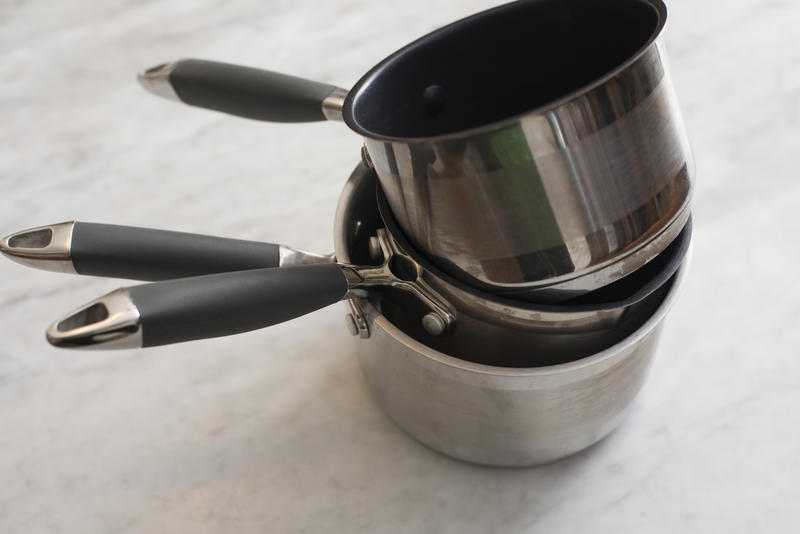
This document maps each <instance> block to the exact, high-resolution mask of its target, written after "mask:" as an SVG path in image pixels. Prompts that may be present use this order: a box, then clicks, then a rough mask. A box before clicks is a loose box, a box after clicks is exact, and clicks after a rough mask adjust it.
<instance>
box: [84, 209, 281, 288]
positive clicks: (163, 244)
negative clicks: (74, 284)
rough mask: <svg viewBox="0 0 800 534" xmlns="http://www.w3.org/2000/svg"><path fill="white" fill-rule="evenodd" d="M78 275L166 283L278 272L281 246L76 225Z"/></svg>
mask: <svg viewBox="0 0 800 534" xmlns="http://www.w3.org/2000/svg"><path fill="white" fill-rule="evenodd" d="M70 256H71V258H72V265H73V266H74V267H75V270H76V271H77V272H78V273H79V274H86V275H93V276H106V277H113V278H129V279H132V280H169V279H172V278H185V277H189V276H200V275H205V274H212V273H223V272H231V271H243V270H247V269H259V268H266V267H278V264H279V261H280V253H279V245H273V244H270V243H258V242H256V241H245V240H240V239H226V238H223V237H212V236H206V235H198V234H188V233H184V232H169V231H166V230H151V229H148V228H135V227H131V226H116V225H111V224H95V223H82V222H76V223H75V226H74V228H73V230H72V243H71V245H70Z"/></svg>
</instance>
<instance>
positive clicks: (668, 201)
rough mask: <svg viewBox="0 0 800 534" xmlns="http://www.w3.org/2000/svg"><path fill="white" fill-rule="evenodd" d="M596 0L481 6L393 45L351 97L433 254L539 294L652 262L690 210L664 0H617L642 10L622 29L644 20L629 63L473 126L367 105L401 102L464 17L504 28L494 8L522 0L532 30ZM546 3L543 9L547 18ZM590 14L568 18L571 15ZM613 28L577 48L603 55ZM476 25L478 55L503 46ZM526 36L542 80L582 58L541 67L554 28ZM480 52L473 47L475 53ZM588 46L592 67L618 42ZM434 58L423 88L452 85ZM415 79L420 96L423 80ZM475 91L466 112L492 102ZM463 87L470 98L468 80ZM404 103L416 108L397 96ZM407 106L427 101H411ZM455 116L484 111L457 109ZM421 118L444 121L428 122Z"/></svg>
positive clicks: (480, 277) (392, 190)
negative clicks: (408, 76)
mask: <svg viewBox="0 0 800 534" xmlns="http://www.w3.org/2000/svg"><path fill="white" fill-rule="evenodd" d="M591 5H594V6H599V5H601V4H597V3H595V4H591V3H589V2H581V1H577V2H576V1H570V2H565V3H558V2H546V1H540V2H518V3H515V4H509V5H506V6H501V7H500V8H497V9H496V10H493V11H489V12H485V13H481V14H479V15H476V16H475V21H474V24H473V23H470V20H471V19H466V20H465V21H459V22H458V23H456V24H454V25H453V26H452V27H446V28H444V29H442V30H439V31H438V32H434V34H431V35H429V36H426V37H425V38H423V39H421V40H420V41H418V42H416V43H413V44H412V45H409V46H408V47H406V48H404V49H402V50H400V51H398V52H397V53H396V54H395V55H393V56H390V57H389V58H387V59H386V60H385V61H384V62H383V63H381V64H379V65H378V66H377V67H376V68H375V69H373V70H372V71H371V72H370V73H369V74H367V75H366V76H365V77H364V78H363V79H362V80H361V81H359V83H358V84H357V85H356V86H355V87H354V88H353V90H352V91H351V92H350V95H349V96H348V100H347V101H346V102H345V109H344V111H345V113H344V118H345V120H346V121H347V122H348V125H349V126H350V127H351V128H353V129H354V130H355V131H357V132H359V133H361V134H362V135H364V136H365V139H364V143H365V146H366V149H367V151H368V153H369V156H370V158H371V161H372V164H373V165H374V167H375V170H376V171H377V174H378V177H379V179H380V181H381V185H382V186H383V190H384V192H385V193H386V196H387V198H388V201H389V204H390V206H391V209H392V211H393V213H394V216H395V217H396V219H397V221H398V222H399V224H400V226H401V227H402V229H403V231H404V232H405V233H406V235H407V236H408V237H409V239H410V240H411V242H412V243H413V244H414V246H415V247H417V248H418V250H420V251H421V252H422V253H423V254H425V255H426V256H427V257H428V258H430V259H431V260H432V261H433V262H434V263H435V264H437V265H438V266H439V267H441V268H442V269H444V270H445V271H446V272H448V273H449V274H451V275H452V276H454V277H456V278H459V279H460V280H462V281H464V282H466V283H468V284H470V285H472V286H475V287H481V288H483V289H485V290H488V291H492V292H509V293H514V294H515V295H517V296H519V295H525V294H530V295H531V296H535V298H536V299H538V300H540V301H548V300H553V301H554V300H558V299H563V298H564V297H568V296H572V295H574V294H577V293H581V292H585V291H589V290H592V289H596V288H598V287H602V286H605V285H607V284H608V283H610V282H612V281H614V280H616V279H619V278H621V277H622V276H625V275H626V274H628V273H630V272H632V271H634V270H635V269H637V268H639V267H641V266H642V265H643V264H645V263H646V262H647V261H649V260H650V259H651V258H652V257H654V256H655V255H656V254H658V253H659V252H660V251H661V250H663V249H664V248H666V246H667V245H668V244H669V243H670V241H671V239H672V238H674V237H675V236H676V235H677V234H678V232H679V231H680V229H681V228H682V226H683V223H684V222H685V221H686V219H687V218H688V216H689V203H690V198H691V194H692V180H693V174H694V169H693V161H692V155H691V152H690V148H689V143H688V141H687V136H686V132H685V128H684V125H683V122H682V119H681V113H680V110H679V107H678V102H677V99H676V95H675V91H674V89H673V86H672V82H671V80H670V76H669V72H668V68H667V64H666V61H665V57H664V50H663V46H662V45H661V44H660V43H659V42H658V40H657V37H658V36H659V34H660V33H661V30H662V28H663V25H664V21H665V18H666V9H665V7H664V5H663V3H662V2H661V1H660V0H646V1H645V0H641V1H627V0H615V1H614V2H610V3H603V4H602V6H604V7H603V8H602V9H603V10H606V9H608V10H613V9H617V10H618V11H619V14H618V16H617V18H619V19H621V20H622V19H624V17H626V16H629V15H630V16H631V17H633V18H631V20H630V24H629V25H628V26H625V25H624V24H625V23H624V22H619V23H618V24H620V25H622V26H621V27H619V28H616V27H611V28H609V30H608V31H609V32H611V33H610V34H609V35H608V36H607V40H608V41H610V42H613V41H614V40H620V39H621V38H620V35H625V34H626V33H630V32H634V31H636V32H638V33H639V34H638V35H634V36H631V38H630V39H632V41H631V42H628V43H624V44H625V45H626V46H629V47H632V50H631V52H630V54H629V55H627V56H626V55H625V52H624V51H623V52H620V51H619V50H615V51H614V53H617V54H622V55H621V56H620V57H622V59H620V60H619V63H617V64H613V68H610V69H609V70H607V71H603V72H602V74H601V75H598V77H597V78H594V79H590V80H589V81H587V82H586V83H584V84H583V85H581V86H578V87H573V86H572V85H570V84H573V85H574V84H575V83H578V82H576V81H575V80H574V79H570V80H564V81H556V82H553V85H554V86H555V89H554V90H557V89H558V88H561V89H563V90H565V91H568V92H567V93H561V94H558V93H556V94H557V95H558V97H557V98H555V99H554V100H552V101H548V102H545V103H543V104H542V105H540V106H539V107H536V108H535V109H530V110H525V111H523V112H520V113H517V114H515V115H514V116H512V117H509V118H504V119H502V120H498V121H494V122H491V123H489V124H482V125H479V126H475V127H472V128H467V129H463V130H460V131H448V130H447V129H446V127H444V126H443V127H442V128H439V129H437V128H436V127H435V126H429V123H435V120H434V119H431V120H430V121H429V122H424V121H422V120H420V121H419V125H416V124H415V123H409V124H406V125H404V124H403V121H402V120H400V119H395V120H394V121H393V120H390V119H387V120H385V121H383V122H381V120H379V119H377V118H373V117H371V116H370V114H369V106H368V104H369V103H370V102H369V97H370V96H371V93H375V95H376V96H375V97H374V98H377V97H378V96H381V97H383V101H382V102H381V104H382V106H383V109H382V110H381V111H382V112H383V110H385V109H391V108H392V105H393V104H392V101H391V98H392V96H391V94H387V93H390V92H389V91H388V90H384V88H383V86H382V85H381V84H383V85H387V84H389V83H390V82H391V81H392V80H393V79H394V78H398V79H400V78H401V77H402V76H401V75H402V74H403V72H404V71H403V69H404V68H405V65H408V66H409V67H408V68H409V69H410V68H412V67H413V68H421V67H419V65H424V64H425V61H423V59H425V57H428V56H430V57H434V58H435V57H437V56H436V52H437V51H438V48H440V47H443V46H444V44H447V45H448V46H451V47H452V46H454V44H453V43H460V42H459V41H458V38H457V34H458V32H459V31H462V32H464V33H465V34H466V35H469V34H470V32H472V35H473V36H474V35H477V34H478V32H479V31H483V28H484V26H485V27H486V28H487V29H486V30H485V31H490V30H489V29H488V28H490V27H491V24H492V20H493V17H495V18H496V17H500V16H504V17H507V16H510V15H515V14H516V13H517V12H519V16H520V17H528V18H527V19H525V20H528V22H529V27H528V30H527V31H528V32H529V33H530V34H533V33H536V28H537V24H550V23H552V21H551V20H550V19H549V18H548V17H551V16H555V15H553V14H554V13H556V14H558V15H560V14H561V11H562V10H567V11H569V10H572V11H571V12H569V17H573V18H580V17H581V16H585V15H586V13H587V12H588V11H590V10H591V9H596V8H590V7H587V6H591ZM642 9H645V10H649V11H650V12H652V13H651V15H652V18H648V17H649V16H650V15H648V14H647V13H644V12H641V13H640V11H639V10H642ZM495 12H496V13H495ZM603 12H604V11H603ZM534 15H542V18H543V21H542V22H539V21H538V19H537V18H536V17H535V16H534ZM634 15H635V16H634ZM512 22H513V21H511V20H506V19H503V20H502V25H501V26H500V27H501V28H502V29H503V31H505V30H506V29H507V31H508V32H509V33H512V32H513V31H515V30H514V28H512V27H509V25H510V24H512ZM498 24H499V23H498ZM473 26H475V27H473ZM589 27H591V26H586V28H589ZM581 28H583V26H580V24H577V23H576V24H575V27H574V28H573V27H572V26H569V25H568V24H567V25H566V26H564V31H565V32H570V31H575V32H577V31H579V30H580V29H581ZM634 29H635V30H634ZM586 31H588V30H586ZM439 34H441V35H439ZM454 35H455V36H454ZM556 35H558V34H556ZM572 37H574V39H576V40H581V39H587V40H588V39H590V37H581V35H575V36H569V37H566V38H565V39H569V38H572ZM601 37H602V33H601V34H598V36H597V41H596V42H594V43H592V42H583V43H580V45H581V46H583V48H581V50H582V52H580V53H577V52H576V54H577V55H576V56H575V57H583V55H588V56H591V55H592V53H593V52H592V49H593V48H598V49H602V48H603V46H606V45H604V44H603V41H602V39H601ZM473 38H474V37H473ZM465 40H466V37H465ZM475 40H476V41H479V42H480V45H478V44H476V45H475V46H476V50H475V51H474V56H475V57H479V50H478V47H479V46H492V45H489V44H486V43H487V41H488V40H485V39H475ZM440 41H441V43H444V44H441V43H440ZM459 46H467V45H466V44H463V45H462V44H459ZM497 46H500V45H497ZM508 46H512V45H508ZM520 46H521V45H520ZM526 46H527V45H526ZM506 52H507V53H508V51H506ZM528 52H530V53H531V54H532V57H530V58H529V63H524V62H520V63H519V64H518V65H517V68H518V69H519V70H518V74H517V79H518V80H519V85H520V86H523V85H524V84H526V83H534V82H533V81H531V82H528V80H529V79H530V78H534V79H535V78H537V77H548V76H551V77H554V76H556V75H557V72H558V71H559V69H561V70H562V71H563V70H567V71H568V70H569V68H567V67H566V66H565V65H570V68H574V69H578V68H580V67H574V66H572V65H571V63H570V61H569V57H572V56H569V55H568V54H567V53H564V54H567V55H565V57H564V58H563V60H564V62H563V63H561V64H556V66H554V67H553V68H552V69H550V70H548V68H547V67H542V69H541V71H539V70H537V67H538V66H537V63H546V61H543V58H542V57H535V56H536V55H539V56H548V55H550V56H553V57H555V58H559V54H562V52H561V51H560V49H559V48H558V46H556V45H555V44H554V45H552V46H551V47H549V48H548V47H544V48H542V49H536V50H533V51H531V50H527V49H524V50H523V51H522V53H523V54H524V53H528ZM470 53H471V52H470V51H469V50H463V54H464V55H465V56H466V57H471V56H470ZM512 53H520V51H514V52H512ZM609 53H611V52H609ZM426 54H427V55H428V56H425V55H426ZM598 54H599V53H598ZM417 56H420V57H419V58H417ZM443 57H445V56H443ZM446 57H451V56H446ZM501 57H502V50H498V51H496V53H495V55H494V56H490V57H489V59H488V60H486V61H488V63H487V64H486V65H483V66H482V67H481V68H484V69H487V72H486V73H485V75H486V76H491V75H492V71H491V65H492V63H491V61H499V60H498V59H497V58H501ZM551 59H552V58H551ZM435 61H436V60H435V59H429V60H428V62H434V63H435ZM587 61H589V64H588V65H587V67H586V68H587V69H588V68H589V67H591V68H595V67H596V66H597V65H599V64H602V62H603V61H606V62H608V58H607V57H602V58H600V57H599V56H598V59H597V60H596V61H593V60H587ZM476 62H477V60H476ZM397 64H399V65H397ZM551 64H553V62H552V61H551ZM478 68H479V67H476V69H478ZM429 70H431V75H430V78H429V79H427V80H425V79H422V80H420V93H422V92H423V91H422V89H424V88H425V87H426V85H427V84H431V85H430V86H429V88H430V87H439V86H438V85H435V84H436V83H437V80H438V78H437V74H435V72H436V71H435V69H433V68H431V69H429ZM456 79H458V78H456ZM507 82H508V83H509V84H513V83H514V81H513V80H507ZM443 85H444V88H443V89H441V90H442V91H443V92H446V91H447V90H448V87H449V86H448V85H447V84H446V83H444V82H443ZM453 85H455V84H453ZM465 85H467V89H466V91H470V87H469V85H468V84H465ZM499 85H500V86H501V87H498V88H497V94H495V95H490V96H487V97H486V98H491V97H493V98H495V99H503V98H508V99H517V100H520V101H521V102H522V101H524V97H520V96H519V95H517V96H514V88H512V89H509V88H508V87H502V85H503V84H499ZM518 89H519V88H518ZM535 89H536V87H533V86H532V87H531V88H530V91H531V92H532V93H531V101H536V98H537V97H536V95H535V94H534V93H535ZM551 89H552V88H551ZM451 90H452V89H451ZM520 90H528V88H527V86H525V88H522V89H520ZM475 91H476V92H479V91H480V88H479V89H476V90H475ZM362 93H366V94H362ZM405 93H406V95H405V98H408V94H411V93H412V91H411V90H407V91H405ZM473 96H474V101H467V100H465V102H467V104H464V103H463V102H462V104H463V106H464V107H463V110H455V111H453V113H455V112H461V111H463V113H464V114H469V112H470V109H471V108H470V107H469V105H474V106H475V107H478V108H480V104H475V103H474V102H481V101H482V100H481V98H482V97H483V96H484V95H473ZM398 98H399V97H398ZM443 98H444V97H443ZM466 98H467V97H465V99H466ZM453 100H455V101H456V103H455V104H453V106H454V107H457V104H458V95H455V96H454V97H453ZM469 102H472V104H469ZM447 103H449V102H447ZM447 103H446V104H447ZM446 104H443V105H446ZM423 105H424V102H423V104H420V106H423ZM397 106H398V108H401V109H403V110H405V108H404V107H402V105H401V103H400V101H399V100H398V102H397ZM406 107H409V106H406ZM362 108H365V109H367V111H364V112H362ZM406 112H407V113H408V114H413V113H414V111H413V109H411V110H406ZM383 115H389V112H388V111H386V112H385V113H383ZM383 115H380V117H382V116H383ZM474 115H476V116H477V117H480V116H485V115H486V113H480V112H478V111H476V112H475V113H474ZM409 121H410V119H409ZM447 124H448V125H449V124H461V125H462V126H464V125H466V126H469V125H471V124H472V123H470V122H463V124H462V123H459V121H458V120H456V119H453V120H451V122H450V123H447ZM403 126H405V129H404V128H403ZM415 128H416V129H415ZM415 133H429V134H431V135H427V136H423V137H415V136H414V134H415ZM399 134H405V135H403V136H400V135H399Z"/></svg>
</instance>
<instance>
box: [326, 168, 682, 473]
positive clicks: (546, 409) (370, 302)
mask: <svg viewBox="0 0 800 534" xmlns="http://www.w3.org/2000/svg"><path fill="white" fill-rule="evenodd" d="M364 176H366V175H365V174H364V173H359V172H358V170H357V172H356V173H354V175H353V176H352V177H351V179H350V181H349V182H348V184H347V186H346V187H345V190H344V193H343V195H342V197H341V199H340V203H339V208H338V209H337V216H336V230H335V243H336V254H337V258H338V259H339V260H341V261H349V259H350V258H351V257H353V256H354V255H356V254H363V251H359V250H358V249H359V247H360V245H359V243H360V242H361V237H359V236H360V235H368V234H369V233H370V232H369V227H370V226H371V225H374V224H375V221H374V219H373V217H374V216H375V215H374V210H370V209H366V210H365V209H364V208H363V206H364V205H366V206H369V203H368V202H364V194H363V190H360V189H359V188H358V187H357V185H358V184H359V183H363V182H364V180H363V177H364ZM359 191H361V194H358V192H359ZM358 206H361V209H357V208H358ZM370 213H372V215H370ZM685 262H686V260H684V267H681V268H680V269H679V271H678V273H677V274H676V275H675V276H674V277H673V279H671V281H670V282H668V283H667V284H665V286H664V289H663V293H660V294H658V296H657V297H654V298H652V299H649V302H650V303H651V305H650V306H648V308H647V309H644V308H641V309H638V310H636V311H635V312H633V313H634V314H636V315H638V319H637V321H636V322H637V324H638V326H637V327H636V328H634V329H633V330H632V331H630V332H627V333H626V334H625V335H622V336H621V337H619V336H620V331H619V330H617V335H618V337H617V338H616V340H615V341H614V342H613V343H612V344H611V345H610V346H608V347H607V348H605V350H600V351H596V352H595V353H593V354H591V355H589V356H587V357H584V358H578V359H575V358H573V359H572V360H571V361H567V362H565V363H561V364H557V365H545V366H539V367H535V368H530V367H528V368H520V367H516V368H513V367H501V366H495V365H485V364H479V363H473V362H470V361H467V360H465V359H462V358H457V357H453V356H450V355H448V354H445V353H444V352H441V351H439V350H436V349H434V348H432V347H431V346H430V343H426V342H422V341H420V339H421V338H419V337H415V336H412V335H409V334H408V333H407V331H405V330H404V329H401V328H399V327H398V326H397V324H396V323H395V322H393V321H392V320H390V319H389V318H388V317H387V316H386V315H385V314H384V313H382V310H383V309H385V308H386V307H387V302H388V301H391V300H392V299H394V298H395V295H389V294H386V295H382V294H379V293H375V294H372V295H371V298H369V299H366V298H361V299H354V300H351V301H350V303H349V312H350V313H349V314H348V317H349V321H350V325H351V327H352V328H353V333H358V334H360V339H357V340H356V346H355V350H356V351H357V353H358V357H359V360H360V363H361V367H362V369H363V371H364V374H365V376H366V379H367V381H368V383H369V384H370V387H371V390H372V392H373V394H374V396H375V398H376V400H377V402H378V403H379V404H380V405H381V406H382V407H383V409H384V410H385V411H386V412H387V414H388V415H389V416H390V417H391V418H392V419H393V420H394V421H395V422H396V423H397V424H398V425H399V426H400V427H401V428H403V429H404V430H406V431H407V432H408V433H409V434H411V435H412V436H414V437H415V438H417V439H418V440H420V441H421V442H422V443H425V444H426V445H428V446H430V447H431V448H433V449H435V450H437V451H440V452H442V453H444V454H447V455H450V456H453V457H455V458H458V459H461V460H465V461H469V462H474V463H480V464H487V465H499V466H528V465H537V464H541V463H546V462H550V461H553V460H557V459H559V458H562V457H564V456H567V455H569V454H572V453H574V452H577V451H579V450H581V449H583V448H585V447H588V446H589V445H591V444H593V443H595V442H597V441H598V440H600V439H602V438H603V437H604V436H605V435H607V434H608V433H609V432H611V431H612V430H613V429H614V428H615V427H616V426H617V425H618V424H619V423H620V422H621V421H622V419H623V418H624V416H625V413H626V411H627V409H628V407H629V405H630V403H631V402H632V401H633V399H634V397H635V396H636V394H637V392H638V391H639V390H640V389H641V387H642V384H643V383H644V380H645V377H646V375H647V371H648V368H649V366H650V362H651V360H652V358H653V355H654V353H655V349H656V345H657V340H658V336H659V333H660V331H661V327H662V323H663V320H664V318H665V316H666V314H667V311H668V310H669V308H670V307H671V305H672V303H673V301H674V299H675V297H676V294H677V291H678V288H679V286H680V281H681V279H682V278H683V276H684V274H685V270H686V268H685ZM405 312H406V313H409V309H406V310H405ZM402 317H403V316H402V314H401V315H398V316H397V317H395V321H396V320H397V319H398V318H400V319H402ZM463 317H464V314H459V321H462V319H463ZM550 318H551V319H552V317H550ZM469 321H470V322H469V323H468V330H469V331H468V333H467V334H468V335H464V333H463V332H462V333H461V334H459V333H458V332H454V333H453V334H452V336H448V337H451V339H452V340H453V342H454V343H455V344H456V345H454V346H453V347H451V348H452V350H453V351H454V354H456V355H459V350H461V351H463V352H464V353H465V354H466V353H467V352H468V351H469V350H470V345H472V344H474V343H475V342H476V340H480V339H481V338H483V339H484V340H485V343H486V344H490V345H491V344H495V346H496V347H500V350H513V351H517V353H518V354H517V355H518V357H519V359H521V360H527V361H529V362H535V363H533V364H532V365H541V364H542V363H543V362H546V361H547V359H548V358H549V357H550V356H548V353H549V352H550V351H551V350H552V348H551V347H548V345H547V338H548V337H550V338H554V337H558V336H557V335H556V334H554V333H553V332H550V333H549V335H542V336H541V337H538V338H536V337H533V338H528V344H527V346H526V345H524V344H521V345H518V346H516V347H513V348H510V349H504V348H503V343H504V340H503V337H504V336H507V335H508V334H509V332H512V331H513V330H514V329H513V328H505V329H503V328H499V327H495V328H496V329H495V330H485V328H486V326H487V324H486V323H485V322H483V321H480V320H477V319H474V318H470V319H469ZM462 324H463V323H462ZM407 326H408V325H407ZM473 329H475V330H474V331H473ZM573 335H575V333H574V332H572V333H568V334H566V335H565V336H563V337H564V339H565V340H567V339H568V338H570V337H572V336H573ZM537 339H538V341H537Z"/></svg>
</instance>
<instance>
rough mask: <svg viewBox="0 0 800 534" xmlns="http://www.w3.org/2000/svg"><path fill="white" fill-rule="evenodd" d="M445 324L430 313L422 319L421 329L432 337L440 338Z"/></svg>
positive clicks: (434, 314)
mask: <svg viewBox="0 0 800 534" xmlns="http://www.w3.org/2000/svg"><path fill="white" fill-rule="evenodd" d="M445 326H447V325H446V324H445V322H444V321H443V320H442V318H441V317H439V316H438V315H437V314H436V313H434V312H430V313H428V314H426V315H425V317H423V318H422V328H424V329H425V331H426V332H427V333H429V334H430V335H432V336H440V335H441V334H442V333H443V332H444V329H445Z"/></svg>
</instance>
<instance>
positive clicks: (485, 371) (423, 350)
mask: <svg viewBox="0 0 800 534" xmlns="http://www.w3.org/2000/svg"><path fill="white" fill-rule="evenodd" d="M692 248H693V246H692V243H691V242H690V244H689V250H688V251H687V253H686V256H685V258H684V260H683V262H682V263H681V266H680V267H679V268H678V271H677V272H676V273H675V274H674V275H673V277H672V285H671V287H670V288H669V290H668V291H667V294H666V295H665V296H664V300H663V301H662V302H661V304H659V306H658V308H657V309H656V310H655V311H654V312H653V314H652V315H651V316H650V317H649V318H648V319H647V320H646V321H645V322H644V323H643V324H642V325H641V326H640V327H639V328H637V329H636V330H635V331H633V332H632V333H631V334H629V335H628V336H626V337H624V338H623V339H621V340H620V341H618V342H617V343H615V344H613V345H612V346H610V347H608V348H606V349H604V350H602V351H600V352H596V353H595V354H592V355H590V356H586V357H584V358H580V359H578V360H573V361H570V362H565V363H560V364H557V365H548V366H543V367H498V366H493V365H485V364H479V363H473V362H470V361H467V360H462V359H460V358H456V357H454V356H450V355H447V354H445V353H443V352H440V351H438V350H435V349H432V348H430V347H428V346H427V345H425V344H424V343H422V342H420V341H417V340H416V339H414V338H412V337H411V336H409V335H408V334H406V333H405V332H403V331H402V330H400V329H399V328H398V327H397V326H395V325H394V324H393V323H392V322H391V321H389V320H388V319H387V318H386V317H385V316H384V315H383V314H381V313H380V312H379V311H378V310H377V309H375V307H374V306H373V305H372V303H370V302H369V301H368V300H367V299H359V301H360V302H362V305H363V306H364V307H365V311H367V314H368V315H370V316H372V317H373V319H372V321H374V322H375V323H379V326H380V327H381V328H382V329H383V330H384V331H386V333H387V334H388V335H390V336H391V337H392V339H394V340H395V341H396V342H398V343H401V344H402V345H404V346H406V347H407V348H409V349H410V350H412V351H414V352H415V353H416V354H418V355H419V356H420V357H422V358H425V359H426V360H430V361H433V362H435V363H437V364H440V365H443V366H445V367H447V368H450V369H452V370H454V371H460V372H466V373H470V374H475V375H482V376H487V377H488V376H491V377H497V378H502V377H508V378H531V377H538V378H545V377H555V376H560V375H564V374H567V373H573V372H576V371H579V370H581V369H585V368H589V367H594V366H598V365H601V364H603V363H604V362H607V361H608V360H612V359H614V358H615V357H620V356H621V355H624V354H626V353H627V352H628V351H630V349H632V348H633V347H635V346H636V344H637V343H638V342H639V341H641V340H642V339H643V338H644V337H645V336H647V335H648V334H650V333H651V332H652V331H653V330H654V329H655V328H656V327H658V325H659V324H660V323H661V322H662V321H663V320H664V318H665V317H666V315H667V313H668V312H669V310H670V309H671V308H672V306H673V304H674V302H675V299H676V298H677V295H678V290H679V289H680V287H681V286H682V285H683V282H684V280H685V278H686V275H687V272H688V270H689V265H690V263H691V256H692Z"/></svg>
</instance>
